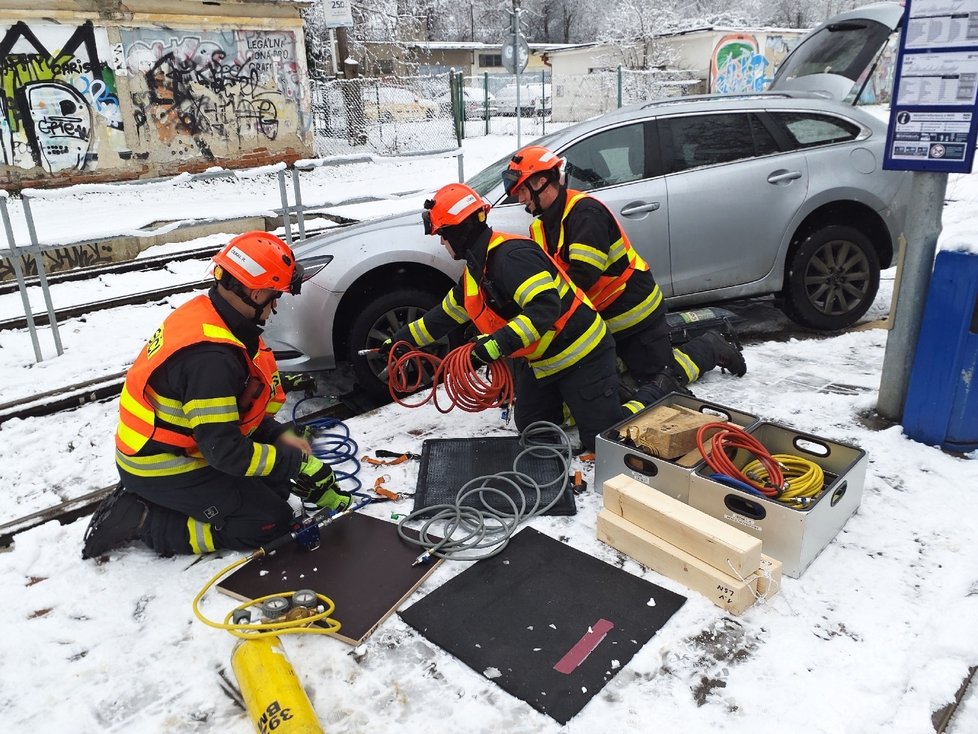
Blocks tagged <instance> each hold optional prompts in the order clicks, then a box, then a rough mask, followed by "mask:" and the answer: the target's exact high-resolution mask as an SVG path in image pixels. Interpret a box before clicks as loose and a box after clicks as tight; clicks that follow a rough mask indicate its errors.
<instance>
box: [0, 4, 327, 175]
mask: <svg viewBox="0 0 978 734" xmlns="http://www.w3.org/2000/svg"><path fill="white" fill-rule="evenodd" d="M5 3H6V4H7V9H0V85H2V90H3V94H2V95H0V147H2V152H3V158H2V160H0V187H3V188H6V189H19V188H22V187H25V186H32V187H46V186H63V185H66V184H73V183H85V182H96V181H114V180H125V179H134V178H146V177H153V176H161V175H169V174H173V173H177V172H180V171H201V170H204V169H207V168H210V167H212V166H222V167H225V168H243V167H251V166H256V165H263V164H269V163H274V162H278V161H283V160H284V161H289V162H291V161H293V160H295V159H296V158H308V157H311V156H312V135H313V132H312V116H311V105H310V102H309V86H308V77H307V73H306V55H305V47H304V44H303V39H302V23H301V19H300V18H299V7H298V5H297V4H296V3H285V2H271V3H268V2H251V1H246V2H240V1H238V2H231V3H227V2H222V3H220V4H217V3H209V4H208V5H205V4H204V3H203V2H162V3H161V2H151V1H149V0H139V1H137V2H135V3H127V4H126V5H122V4H119V3H116V4H113V3H112V2H101V1H100V2H97V3H84V2H63V1H53V2H52V0H46V2H41V3H34V4H31V6H30V7H17V5H25V6H26V3H12V2H11V0H5ZM11 5H13V6H14V7H11Z"/></svg>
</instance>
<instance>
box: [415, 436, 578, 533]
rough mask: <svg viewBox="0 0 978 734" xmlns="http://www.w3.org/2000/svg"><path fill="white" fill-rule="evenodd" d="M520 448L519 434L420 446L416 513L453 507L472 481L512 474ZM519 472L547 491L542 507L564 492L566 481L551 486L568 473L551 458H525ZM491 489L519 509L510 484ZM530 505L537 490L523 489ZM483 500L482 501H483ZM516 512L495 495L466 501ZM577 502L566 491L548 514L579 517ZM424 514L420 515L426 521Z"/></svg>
mask: <svg viewBox="0 0 978 734" xmlns="http://www.w3.org/2000/svg"><path fill="white" fill-rule="evenodd" d="M520 450H521V447H520V439H519V436H502V437H495V438H432V439H428V440H426V441H425V442H424V443H423V444H422V445H421V468H420V470H419V471H418V486H417V489H416V490H415V494H414V510H415V511H418V510H420V509H422V508H424V507H430V506H431V505H437V504H454V503H455V497H456V496H457V495H458V491H459V489H461V488H462V486H463V485H464V484H465V483H466V482H468V481H469V480H470V479H475V478H476V477H481V476H485V475H489V474H497V473H499V472H504V471H512V469H513V461H514V460H515V459H516V455H517V454H519V452H520ZM518 469H519V471H521V472H523V473H525V474H528V475H529V476H531V477H533V478H534V479H535V480H536V481H537V482H538V483H539V484H540V485H541V487H542V488H543V489H542V491H541V493H540V494H541V499H540V506H541V507H543V506H546V505H547V504H548V503H549V502H550V501H551V500H553V498H554V497H555V496H556V495H557V492H558V491H560V488H561V483H560V482H555V483H554V485H553V486H550V487H546V486H544V485H546V484H547V483H549V482H553V481H554V480H556V479H559V478H560V477H561V475H562V474H563V473H564V466H563V464H562V462H561V461H560V460H559V459H557V458H556V457H552V456H532V455H528V456H525V457H524V458H523V459H521V460H520V463H519V466H518ZM489 486H491V487H495V488H497V489H501V490H503V491H504V492H506V494H507V495H508V496H510V497H512V498H513V499H514V500H515V501H516V503H517V507H519V506H520V499H519V497H518V493H517V492H516V490H515V489H514V488H513V487H512V486H511V485H509V484H507V483H505V482H495V481H493V482H490V484H489ZM523 492H524V494H525V495H526V497H527V501H528V502H530V503H532V502H533V500H534V499H535V498H536V491H535V490H534V489H533V488H532V487H530V486H528V487H526V488H524V489H523ZM480 498H481V499H480ZM483 503H485V505H488V506H489V507H490V508H491V509H494V510H500V511H502V512H512V507H511V506H510V505H509V504H508V503H507V502H506V500H505V499H503V498H502V497H499V496H498V495H494V494H491V493H490V494H482V495H480V494H474V495H471V496H470V497H469V498H467V499H466V501H465V502H464V503H463V504H465V505H469V506H472V507H479V508H480V509H481V508H482V507H483ZM576 513H577V504H576V503H575V502H574V495H573V493H572V492H567V491H565V492H564V493H563V495H562V496H561V498H560V500H558V502H557V504H555V505H554V506H553V507H551V508H550V510H548V511H547V513H546V514H547V515H574V514H576ZM425 516H426V515H424V514H422V515H419V517H425Z"/></svg>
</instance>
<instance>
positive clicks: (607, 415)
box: [382, 184, 679, 451]
mask: <svg viewBox="0 0 978 734" xmlns="http://www.w3.org/2000/svg"><path fill="white" fill-rule="evenodd" d="M488 211H489V204H488V203H487V202H485V201H484V200H483V199H482V197H480V196H479V195H478V194H477V193H476V192H475V191H474V190H473V189H471V188H469V187H468V186H466V185H464V184H449V185H447V186H443V187H442V188H441V189H439V190H438V191H437V192H436V193H435V195H434V198H432V199H429V200H428V201H426V202H425V208H424V210H423V211H422V213H421V218H422V222H423V224H424V229H425V233H426V234H429V235H436V236H439V237H441V241H442V244H443V245H444V246H445V247H446V248H447V250H448V252H449V254H450V255H451V256H452V257H453V258H454V259H455V260H464V261H465V269H464V271H463V273H462V277H461V279H460V280H459V282H458V283H457V284H456V285H455V286H454V287H453V288H452V289H451V290H450V291H449V292H448V294H447V295H446V296H445V297H444V299H443V300H442V302H441V303H440V304H439V305H438V306H435V307H434V308H433V309H431V310H430V311H428V312H427V313H426V314H425V315H424V316H422V317H421V318H420V319H418V320H417V321H414V322H412V323H410V324H407V325H405V326H403V327H401V328H400V329H399V330H398V331H397V332H395V334H394V335H393V336H392V337H391V338H390V339H388V340H387V341H386V342H385V343H384V346H383V347H382V349H383V351H390V349H391V348H392V346H393V345H394V344H395V343H397V342H399V341H405V342H408V343H410V344H413V345H414V346H416V347H423V346H426V345H428V344H431V343H432V342H435V341H437V340H438V339H440V338H441V337H443V336H445V335H446V334H448V333H449V332H451V331H452V330H453V329H455V328H458V327H460V326H463V325H465V324H467V323H469V322H470V321H471V322H472V323H473V324H475V326H476V328H477V329H478V330H479V331H480V332H481V333H480V334H479V335H478V336H477V337H476V338H475V346H474V348H473V350H472V360H473V362H474V363H477V365H476V366H479V365H482V364H488V363H489V362H492V361H493V360H497V359H500V358H503V357H512V358H514V360H513V371H514V381H515V388H514V392H515V400H516V405H515V414H516V415H515V417H516V427H517V428H518V429H519V430H521V431H522V430H523V429H524V428H526V427H527V426H528V425H530V424H531V423H534V422H536V421H549V422H551V423H555V424H558V425H559V424H560V423H561V421H562V418H563V405H564V404H566V405H567V407H568V409H569V410H570V413H571V414H572V415H573V416H574V417H575V419H576V421H577V426H578V429H579V433H580V439H581V443H582V444H583V446H584V448H586V449H587V450H591V451H593V450H594V443H595V437H596V435H597V434H598V433H599V432H600V431H602V430H604V429H605V428H608V427H609V426H611V425H612V424H614V423H616V422H618V421H619V420H621V419H622V418H623V417H625V416H627V415H628V414H630V413H632V412H634V411H636V410H640V409H641V408H642V407H644V405H645V403H647V402H651V401H653V400H657V399H658V398H660V397H661V396H662V395H664V394H665V393H667V392H669V391H671V390H674V389H679V386H678V385H677V384H676V382H675V380H674V379H672V378H670V377H669V376H668V375H666V374H662V375H660V376H659V378H658V382H656V383H652V384H649V385H646V386H644V387H643V388H642V389H640V390H639V393H637V394H636V396H635V398H636V399H635V400H634V401H631V402H630V403H629V404H628V405H627V407H625V406H622V405H621V404H620V402H619V399H618V375H617V372H616V369H615V345H614V340H613V339H612V338H611V334H610V332H609V331H608V328H607V326H606V325H605V323H604V321H603V320H602V319H601V317H600V316H599V315H598V314H597V313H596V312H595V310H594V309H593V308H592V306H591V304H590V302H589V301H588V299H587V297H586V296H585V295H584V293H582V292H581V290H580V289H578V288H576V287H574V285H572V284H571V283H570V281H569V280H568V279H567V278H566V277H565V276H564V275H563V273H562V272H561V270H560V268H559V267H558V266H557V265H556V264H555V263H554V261H553V260H552V259H551V258H550V256H549V255H548V254H547V253H546V252H545V251H544V250H543V249H542V248H540V247H539V246H538V245H537V244H536V243H534V242H533V241H532V240H530V239H527V238H526V237H521V236H519V235H515V234H506V233H503V232H494V231H493V230H492V229H491V228H490V227H489V226H488V225H487V224H486V214H487V212H488Z"/></svg>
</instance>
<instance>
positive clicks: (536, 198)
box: [523, 178, 553, 217]
mask: <svg viewBox="0 0 978 734" xmlns="http://www.w3.org/2000/svg"><path fill="white" fill-rule="evenodd" d="M552 182H553V181H552V179H549V178H548V179H547V180H546V181H544V183H543V184H542V185H541V186H540V188H538V189H534V188H533V187H532V186H530V182H529V181H527V182H526V183H525V184H523V185H524V186H526V190H527V191H529V192H530V201H531V203H532V204H533V208H532V209H531V208H530V204H527V205H526V206H525V207H523V208H524V209H526V213H527V214H530V215H532V216H534V217H539V216H540V215H541V214H543V205H542V204H541V203H540V194H542V193H543V191H544V189H546V188H547V187H548V186H549V185H550V184H551V183H552Z"/></svg>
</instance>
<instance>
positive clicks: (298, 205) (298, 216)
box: [289, 166, 306, 242]
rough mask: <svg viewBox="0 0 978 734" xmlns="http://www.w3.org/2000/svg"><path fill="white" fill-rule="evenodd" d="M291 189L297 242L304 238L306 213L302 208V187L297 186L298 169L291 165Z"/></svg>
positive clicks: (290, 225)
mask: <svg viewBox="0 0 978 734" xmlns="http://www.w3.org/2000/svg"><path fill="white" fill-rule="evenodd" d="M292 191H293V193H294V194H295V221H296V224H297V225H298V226H299V242H302V241H303V240H304V239H306V213H305V211H304V210H303V208H302V189H301V187H300V186H299V171H298V169H296V168H295V166H293V167H292ZM289 229H292V218H291V217H289Z"/></svg>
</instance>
